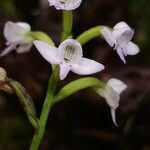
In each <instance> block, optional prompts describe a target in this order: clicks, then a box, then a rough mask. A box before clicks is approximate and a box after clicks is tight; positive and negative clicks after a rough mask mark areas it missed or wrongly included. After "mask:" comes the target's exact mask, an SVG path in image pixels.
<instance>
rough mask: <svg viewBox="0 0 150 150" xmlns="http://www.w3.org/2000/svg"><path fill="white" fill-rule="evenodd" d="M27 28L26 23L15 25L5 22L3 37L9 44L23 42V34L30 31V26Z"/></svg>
mask: <svg viewBox="0 0 150 150" xmlns="http://www.w3.org/2000/svg"><path fill="white" fill-rule="evenodd" d="M20 24H21V25H20ZM23 25H24V26H23ZM25 26H26V27H25ZM27 26H29V25H28V24H26V23H19V24H17V23H13V22H7V23H6V25H5V28H4V36H5V38H6V39H7V40H8V41H9V42H12V43H13V42H21V41H22V40H24V38H25V37H24V36H25V34H27V33H28V32H29V31H30V29H29V27H30V26H29V27H28V28H27Z"/></svg>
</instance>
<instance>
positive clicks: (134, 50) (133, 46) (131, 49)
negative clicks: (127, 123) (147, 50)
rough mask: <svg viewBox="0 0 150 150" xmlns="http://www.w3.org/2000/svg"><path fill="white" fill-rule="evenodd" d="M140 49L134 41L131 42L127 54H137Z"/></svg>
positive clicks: (127, 47)
mask: <svg viewBox="0 0 150 150" xmlns="http://www.w3.org/2000/svg"><path fill="white" fill-rule="evenodd" d="M139 51H140V49H139V47H138V46H137V45H136V44H134V43H133V42H129V43H128V44H127V45H126V53H127V55H136V54H138V53H139Z"/></svg>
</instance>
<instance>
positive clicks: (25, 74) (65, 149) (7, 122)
mask: <svg viewBox="0 0 150 150" xmlns="http://www.w3.org/2000/svg"><path fill="white" fill-rule="evenodd" d="M149 8H150V1H149V0H83V2H82V5H81V6H80V7H79V8H78V9H76V10H75V13H74V27H73V32H74V37H77V36H78V35H79V34H80V33H81V32H83V31H85V30H87V29H89V28H91V27H94V26H96V25H109V26H111V27H113V26H114V25H115V24H116V23H118V22H120V21H125V22H127V23H128V24H129V25H130V26H131V27H132V28H134V30H135V36H134V39H133V41H134V42H135V43H136V44H138V45H139V47H140V53H139V54H138V55H136V56H128V57H127V58H126V59H127V64H126V65H124V64H123V63H122V61H121V60H120V59H119V57H118V55H117V54H116V52H115V51H113V50H112V48H110V47H109V46H108V44H107V43H106V42H105V41H104V40H102V39H100V38H96V39H94V40H92V41H90V42H89V43H87V44H86V45H84V46H83V49H84V56H86V57H88V58H93V59H95V60H96V61H99V62H102V63H103V64H104V65H105V67H106V69H105V70H104V71H103V72H101V73H98V74H95V75H94V76H95V77H97V78H99V79H102V80H103V81H107V80H108V79H109V78H112V77H115V78H118V79H121V80H123V81H124V82H125V83H126V84H127V85H128V89H127V90H126V91H125V92H124V93H123V94H122V95H121V100H120V106H119V108H118V109H117V122H118V125H119V127H116V126H115V125H114V124H113V122H112V120H111V115H110V108H109V106H107V104H106V102H105V100H104V99H103V98H101V97H100V96H98V95H96V94H95V93H93V92H92V91H90V90H88V89H87V90H83V91H80V92H78V93H76V94H74V95H73V96H71V97H69V98H68V99H67V100H66V101H64V102H61V103H59V104H57V105H56V106H54V107H53V109H52V111H51V115H50V118H49V121H48V123H47V130H46V134H45V137H44V140H43V143H42V145H41V148H40V149H41V150H107V149H111V150H150V117H149V116H150V68H149V66H150V59H149V57H150V50H149V44H150V36H149V35H150V20H149V19H150V11H149ZM61 18H62V17H61V11H56V10H55V9H54V8H53V7H48V2H47V0H41V1H37V0H1V1H0V49H1V50H2V49H4V48H5V39H4V36H3V27H4V25H5V23H6V22H7V21H25V22H28V23H29V24H30V25H31V26H32V30H34V31H36V30H42V31H44V32H46V33H47V34H49V35H50V36H51V37H52V39H54V41H55V43H56V44H57V45H59V43H60V38H59V37H60V33H61ZM0 65H1V67H4V68H5V69H6V71H7V73H8V76H9V77H10V78H12V79H15V80H17V81H19V82H20V83H22V84H23V85H24V86H25V87H26V89H27V90H28V91H29V93H30V94H31V96H32V98H33V100H34V103H35V105H36V108H37V112H38V115H39V114H40V111H41V107H42V104H43V100H44V97H45V93H46V87H47V82H48V77H49V75H50V73H51V67H50V64H49V63H48V62H46V61H45V60H44V59H43V58H42V57H41V55H40V54H39V53H38V52H37V50H36V49H35V48H34V47H32V50H31V51H30V52H29V53H26V54H22V55H18V54H16V53H15V51H13V52H12V53H10V54H9V55H7V56H6V57H4V58H1V59H0ZM77 78H79V76H78V75H76V74H73V73H69V76H67V78H66V79H65V80H64V81H63V82H61V83H59V86H58V90H59V89H60V88H61V87H62V86H63V85H65V84H66V83H68V82H69V81H71V80H73V79H77ZM32 136H33V128H32V127H31V125H30V124H29V122H28V120H27V117H26V115H25V113H24V111H23V110H22V108H21V105H20V103H19V101H18V99H17V98H16V96H15V95H8V94H7V93H4V92H1V94H0V150H27V149H29V145H30V142H31V139H32Z"/></svg>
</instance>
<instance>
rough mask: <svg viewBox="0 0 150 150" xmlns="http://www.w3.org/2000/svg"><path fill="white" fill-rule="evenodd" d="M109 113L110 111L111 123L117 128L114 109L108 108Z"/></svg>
mask: <svg viewBox="0 0 150 150" xmlns="http://www.w3.org/2000/svg"><path fill="white" fill-rule="evenodd" d="M110 111H111V117H112V121H113V123H114V124H115V125H116V126H117V127H118V124H117V122H116V109H113V108H110Z"/></svg>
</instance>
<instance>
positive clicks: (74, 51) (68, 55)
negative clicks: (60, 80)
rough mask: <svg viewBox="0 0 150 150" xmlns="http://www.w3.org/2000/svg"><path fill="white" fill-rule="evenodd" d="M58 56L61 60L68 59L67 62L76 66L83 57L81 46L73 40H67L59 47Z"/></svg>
mask: <svg viewBox="0 0 150 150" xmlns="http://www.w3.org/2000/svg"><path fill="white" fill-rule="evenodd" d="M58 55H59V57H60V58H61V59H63V60H65V59H68V62H70V63H73V64H76V63H78V62H79V61H80V60H81V58H82V55H83V54H82V47H81V44H80V43H79V42H78V41H76V40H74V39H67V40H65V41H64V42H62V43H61V44H60V45H59V47H58Z"/></svg>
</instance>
